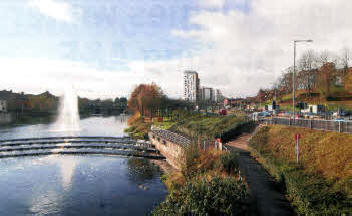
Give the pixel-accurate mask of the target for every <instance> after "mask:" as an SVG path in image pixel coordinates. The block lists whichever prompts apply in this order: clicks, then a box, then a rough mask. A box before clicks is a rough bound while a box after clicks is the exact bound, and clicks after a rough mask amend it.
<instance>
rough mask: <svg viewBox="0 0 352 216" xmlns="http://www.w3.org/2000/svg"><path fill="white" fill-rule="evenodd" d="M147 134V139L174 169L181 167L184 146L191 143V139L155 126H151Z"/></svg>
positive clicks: (183, 158)
mask: <svg viewBox="0 0 352 216" xmlns="http://www.w3.org/2000/svg"><path fill="white" fill-rule="evenodd" d="M148 135H149V140H150V141H151V142H152V144H153V145H154V146H155V148H156V149H157V150H159V151H160V153H161V154H162V155H163V156H164V157H165V158H166V160H167V162H168V163H169V164H170V165H172V166H173V167H175V168H176V169H181V167H182V165H183V164H184V162H185V157H184V152H185V148H186V147H187V146H189V145H190V144H191V141H190V140H189V139H187V138H185V137H183V136H181V135H179V134H177V133H173V132H171V131H168V130H162V129H159V128H155V127H152V128H151V130H150V131H149V133H148Z"/></svg>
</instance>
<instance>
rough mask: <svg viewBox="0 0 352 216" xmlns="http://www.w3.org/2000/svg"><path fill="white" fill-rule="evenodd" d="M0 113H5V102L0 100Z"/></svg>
mask: <svg viewBox="0 0 352 216" xmlns="http://www.w3.org/2000/svg"><path fill="white" fill-rule="evenodd" d="M0 112H7V101H6V100H0Z"/></svg>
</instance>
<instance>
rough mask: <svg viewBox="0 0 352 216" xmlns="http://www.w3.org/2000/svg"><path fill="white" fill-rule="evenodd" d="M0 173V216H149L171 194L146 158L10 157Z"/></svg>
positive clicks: (3, 160)
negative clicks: (154, 207) (168, 193)
mask: <svg viewBox="0 0 352 216" xmlns="http://www.w3.org/2000/svg"><path fill="white" fill-rule="evenodd" d="M0 170H1V172H0V176H1V177H0V187H1V193H0V199H1V200H2V202H0V215H28V214H29V215H145V214H146V213H148V212H150V210H151V209H152V208H153V206H154V205H156V204H157V203H159V202H161V201H162V200H163V199H164V197H165V195H166V193H167V191H166V189H165V187H164V185H163V184H162V182H161V181H160V172H159V171H158V169H157V168H156V167H155V165H153V164H152V163H150V161H149V160H146V159H136V158H122V157H106V156H105V157H104V156H48V157H24V158H9V159H1V160H0ZM144 170H145V172H144ZM141 185H142V187H141Z"/></svg>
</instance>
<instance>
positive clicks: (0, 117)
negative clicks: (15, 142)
mask: <svg viewBox="0 0 352 216" xmlns="http://www.w3.org/2000/svg"><path fill="white" fill-rule="evenodd" d="M11 121H12V118H11V114H10V113H2V112H0V125H1V124H9V123H11Z"/></svg>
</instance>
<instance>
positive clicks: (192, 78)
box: [184, 71, 200, 103]
mask: <svg viewBox="0 0 352 216" xmlns="http://www.w3.org/2000/svg"><path fill="white" fill-rule="evenodd" d="M199 82H200V81H199V78H198V73H197V72H195V71H185V72H184V99H185V100H187V101H191V102H194V103H197V102H198V101H199Z"/></svg>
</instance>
